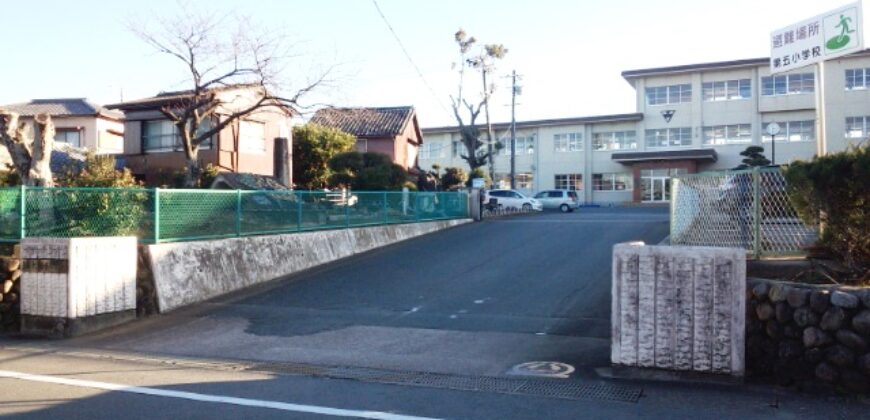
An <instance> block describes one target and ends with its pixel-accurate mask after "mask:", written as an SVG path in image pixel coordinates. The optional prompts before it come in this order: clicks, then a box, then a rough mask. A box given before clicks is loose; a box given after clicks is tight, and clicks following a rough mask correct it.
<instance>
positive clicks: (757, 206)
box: [752, 167, 761, 258]
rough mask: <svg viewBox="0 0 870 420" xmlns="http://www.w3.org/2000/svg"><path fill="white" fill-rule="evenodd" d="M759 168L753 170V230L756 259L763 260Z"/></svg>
mask: <svg viewBox="0 0 870 420" xmlns="http://www.w3.org/2000/svg"><path fill="white" fill-rule="evenodd" d="M759 178H760V174H759V172H758V168H757V167H756V168H753V169H752V218H753V219H754V220H753V223H752V230H753V238H752V239H753V244H752V247H753V248H755V250H754V251H755V258H761V191H760V190H761V188H760V187H761V182H760V179H759Z"/></svg>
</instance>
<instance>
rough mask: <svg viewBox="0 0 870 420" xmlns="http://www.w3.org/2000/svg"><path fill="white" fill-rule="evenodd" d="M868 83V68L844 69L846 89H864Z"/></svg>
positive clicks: (869, 78) (869, 74) (869, 81)
mask: <svg viewBox="0 0 870 420" xmlns="http://www.w3.org/2000/svg"><path fill="white" fill-rule="evenodd" d="M867 85H870V69H848V70H846V90H864V89H867Z"/></svg>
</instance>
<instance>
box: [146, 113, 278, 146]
mask: <svg viewBox="0 0 870 420" xmlns="http://www.w3.org/2000/svg"><path fill="white" fill-rule="evenodd" d="M211 129H212V124H211V120H204V121H203V123H202V124H201V125H200V126H199V129H197V135H200V134H202V133H205V132H207V131H209V130H211ZM238 137H239V151H241V152H244V153H255V154H263V153H266V125H265V124H263V123H260V122H256V121H248V120H243V121H240V123H239V126H238ZM211 148H212V139H211V138H210V139H208V140H207V141H206V142H204V143H202V145H200V149H205V150H207V149H211ZM181 150H182V141H181V135H180V134H179V132H178V127H176V126H175V124H173V123H172V122H171V121H169V120H152V121H143V122H142V151H143V152H145V153H160V152H175V151H181Z"/></svg>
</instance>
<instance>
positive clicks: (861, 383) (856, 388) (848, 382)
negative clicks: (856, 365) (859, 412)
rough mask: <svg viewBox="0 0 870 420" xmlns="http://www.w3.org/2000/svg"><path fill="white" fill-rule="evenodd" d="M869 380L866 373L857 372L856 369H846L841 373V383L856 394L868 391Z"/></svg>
mask: <svg viewBox="0 0 870 420" xmlns="http://www.w3.org/2000/svg"><path fill="white" fill-rule="evenodd" d="M867 382H868V381H867V378H865V377H864V375H862V374H860V373H858V372H855V371H854V370H844V371H843V373H842V374H841V375H840V383H842V384H843V385H844V386H845V387H846V389H848V390H849V391H852V392H853V393H856V394H864V393H866V392H867V389H868V384H867Z"/></svg>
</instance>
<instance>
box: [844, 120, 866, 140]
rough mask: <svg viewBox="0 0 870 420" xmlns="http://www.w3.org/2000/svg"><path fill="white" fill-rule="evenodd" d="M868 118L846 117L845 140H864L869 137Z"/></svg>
mask: <svg viewBox="0 0 870 420" xmlns="http://www.w3.org/2000/svg"><path fill="white" fill-rule="evenodd" d="M868 125H870V116H866V117H846V138H847V139H858V140H864V139H866V138H867V137H868V135H870V130H868V129H870V127H868Z"/></svg>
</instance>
